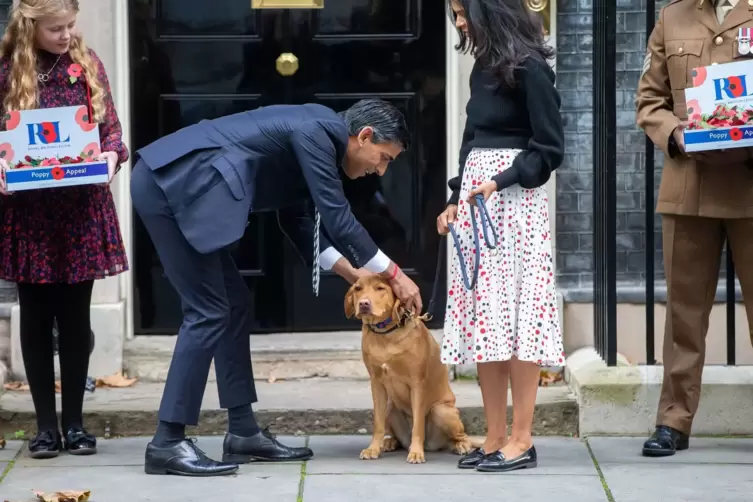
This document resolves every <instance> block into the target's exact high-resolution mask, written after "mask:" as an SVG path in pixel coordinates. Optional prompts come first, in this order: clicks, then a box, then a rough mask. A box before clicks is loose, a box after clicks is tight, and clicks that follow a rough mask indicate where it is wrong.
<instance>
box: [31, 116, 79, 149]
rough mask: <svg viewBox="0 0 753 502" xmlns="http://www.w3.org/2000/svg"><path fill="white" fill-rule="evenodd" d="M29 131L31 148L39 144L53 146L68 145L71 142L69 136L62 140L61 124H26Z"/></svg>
mask: <svg viewBox="0 0 753 502" xmlns="http://www.w3.org/2000/svg"><path fill="white" fill-rule="evenodd" d="M26 127H27V128H28V131H29V146H34V145H37V144H42V145H52V144H56V143H67V142H69V141H70V140H71V137H70V136H68V137H67V138H66V139H61V134H60V122H40V123H38V124H26Z"/></svg>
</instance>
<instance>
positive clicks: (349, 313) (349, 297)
mask: <svg viewBox="0 0 753 502" xmlns="http://www.w3.org/2000/svg"><path fill="white" fill-rule="evenodd" d="M354 288H355V285H353V286H351V287H350V289H348V292H347V293H345V303H344V305H343V307H344V308H345V317H346V318H348V319H350V318H351V317H353V316H354V315H355V314H356V306H355V305H354V303H353V300H354V297H355V289H354Z"/></svg>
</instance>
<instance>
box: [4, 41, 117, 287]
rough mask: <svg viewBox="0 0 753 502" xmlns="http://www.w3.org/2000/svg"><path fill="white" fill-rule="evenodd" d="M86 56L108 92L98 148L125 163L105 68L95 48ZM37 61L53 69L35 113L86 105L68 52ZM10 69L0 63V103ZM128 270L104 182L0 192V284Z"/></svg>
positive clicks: (78, 278)
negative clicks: (0, 282) (7, 194)
mask: <svg viewBox="0 0 753 502" xmlns="http://www.w3.org/2000/svg"><path fill="white" fill-rule="evenodd" d="M89 52H90V54H91V57H92V58H93V59H94V62H95V63H96V66H97V68H98V75H97V78H98V79H99V81H100V82H101V83H102V85H103V86H104V87H105V90H106V92H107V94H106V97H105V104H106V112H105V117H104V121H103V122H102V123H100V124H99V135H100V145H99V147H100V148H99V149H100V150H101V151H102V152H107V151H111V152H115V153H117V154H118V161H119V164H120V163H123V162H125V161H126V160H128V156H129V153H128V148H127V147H126V146H125V145H124V144H123V142H122V130H121V126H120V121H119V119H118V115H117V113H116V111H115V105H114V103H113V99H112V95H111V93H110V84H109V81H108V79H107V75H106V73H105V68H104V65H103V64H102V61H101V60H100V59H99V58H98V57H97V55H96V54H95V53H94V51H91V50H90V51H89ZM56 60H57V64H56V63H55V61H56ZM39 61H40V67H41V70H42V71H44V72H46V71H48V70H49V69H50V68H52V71H51V72H50V74H49V80H48V81H47V82H44V83H42V82H40V83H39V103H40V104H39V106H40V108H54V107H61V106H75V105H87V103H88V98H87V85H86V75H85V74H84V73H83V71H82V69H81V67H80V66H79V65H77V64H75V63H74V62H73V60H72V59H71V57H70V55H69V54H67V53H66V54H63V55H62V57H60V59H59V60H58V56H57V55H53V54H50V53H47V52H40V53H39ZM10 64H11V63H10V61H9V60H8V59H2V60H0V102H1V101H2V99H3V98H4V96H5V93H6V92H7V89H8V85H9V83H8V81H7V78H8V75H9V72H10ZM82 118H83V117H82ZM77 119H78V117H77ZM95 146H96V145H92V149H93V148H94V147H95ZM87 148H88V147H87ZM126 270H128V259H127V257H126V253H125V248H124V246H123V240H122V236H121V233H120V227H119V224H118V217H117V213H116V210H115V203H114V201H113V198H112V192H111V191H110V186H109V185H106V184H101V185H84V186H73V187H64V188H49V189H43V190H29V191H23V192H17V193H14V194H12V195H9V196H3V195H0V279H4V280H6V281H11V282H23V283H68V284H72V283H78V282H84V281H90V280H96V279H103V278H105V277H108V276H113V275H117V274H119V273H121V272H124V271H126Z"/></svg>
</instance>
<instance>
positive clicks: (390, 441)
mask: <svg viewBox="0 0 753 502" xmlns="http://www.w3.org/2000/svg"><path fill="white" fill-rule="evenodd" d="M398 446H399V444H398V442H397V439H395V438H385V440H384V443H382V451H383V452H385V453H387V452H391V451H395V450H397V448H398Z"/></svg>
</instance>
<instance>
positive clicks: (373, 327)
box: [369, 317, 400, 335]
mask: <svg viewBox="0 0 753 502" xmlns="http://www.w3.org/2000/svg"><path fill="white" fill-rule="evenodd" d="M392 322H393V321H392V317H388V318H387V319H385V320H384V321H381V322H378V323H376V324H370V325H369V327H370V328H371V330H372V331H374V332H375V333H379V334H380V335H386V334H387V333H392V332H393V331H395V330H396V329H397V328H399V327H400V323H397V324H395V325H394V326H392V327H391V328H389V329H387V328H388V327H389V325H390V324H392ZM383 329H387V331H380V330H383Z"/></svg>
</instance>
